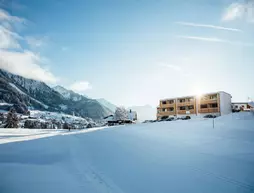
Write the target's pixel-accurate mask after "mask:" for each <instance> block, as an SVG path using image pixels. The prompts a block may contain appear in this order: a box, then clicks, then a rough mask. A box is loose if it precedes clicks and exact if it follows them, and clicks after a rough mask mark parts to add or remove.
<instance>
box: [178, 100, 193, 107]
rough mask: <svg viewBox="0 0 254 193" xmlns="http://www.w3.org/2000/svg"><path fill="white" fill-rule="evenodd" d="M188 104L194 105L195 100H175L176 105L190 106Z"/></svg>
mask: <svg viewBox="0 0 254 193" xmlns="http://www.w3.org/2000/svg"><path fill="white" fill-rule="evenodd" d="M190 105H194V106H195V101H190V102H182V103H180V102H177V106H178V107H179V106H190Z"/></svg>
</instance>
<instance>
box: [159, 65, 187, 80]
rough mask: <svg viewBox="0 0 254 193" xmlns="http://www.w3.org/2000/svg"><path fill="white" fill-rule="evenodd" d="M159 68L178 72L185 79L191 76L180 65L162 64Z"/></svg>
mask: <svg viewBox="0 0 254 193" xmlns="http://www.w3.org/2000/svg"><path fill="white" fill-rule="evenodd" d="M159 66H162V67H166V68H169V69H172V70H174V71H176V72H178V73H179V74H180V75H182V76H185V77H188V76H190V74H189V73H186V72H185V71H184V69H183V68H181V67H180V66H179V65H172V64H165V63H161V64H159Z"/></svg>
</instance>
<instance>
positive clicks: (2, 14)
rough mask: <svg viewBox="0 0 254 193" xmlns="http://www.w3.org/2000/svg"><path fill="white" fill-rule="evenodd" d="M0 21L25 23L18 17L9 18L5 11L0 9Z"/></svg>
mask: <svg viewBox="0 0 254 193" xmlns="http://www.w3.org/2000/svg"><path fill="white" fill-rule="evenodd" d="M0 21H8V22H18V23H25V22H26V20H25V19H23V18H20V17H16V16H11V15H10V14H9V13H8V12H7V11H5V10H3V9H1V8H0Z"/></svg>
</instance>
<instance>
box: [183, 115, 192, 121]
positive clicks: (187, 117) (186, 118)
mask: <svg viewBox="0 0 254 193" xmlns="http://www.w3.org/2000/svg"><path fill="white" fill-rule="evenodd" d="M181 119H182V120H189V119H191V117H190V116H185V117H182V118H181Z"/></svg>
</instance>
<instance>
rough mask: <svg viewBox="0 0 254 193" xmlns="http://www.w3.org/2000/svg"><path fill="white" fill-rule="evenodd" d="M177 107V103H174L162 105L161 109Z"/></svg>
mask: <svg viewBox="0 0 254 193" xmlns="http://www.w3.org/2000/svg"><path fill="white" fill-rule="evenodd" d="M174 106H175V103H172V104H169V103H167V104H160V108H167V107H174Z"/></svg>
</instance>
